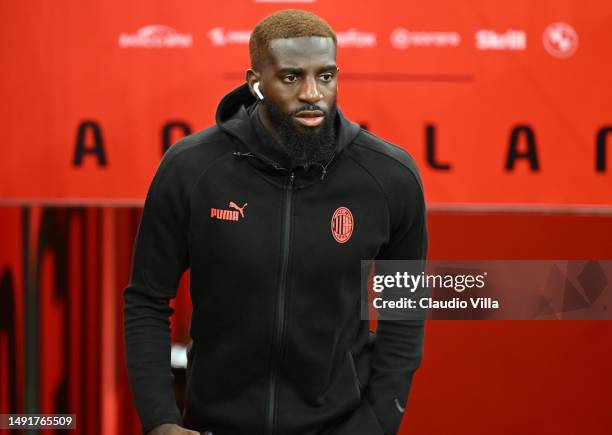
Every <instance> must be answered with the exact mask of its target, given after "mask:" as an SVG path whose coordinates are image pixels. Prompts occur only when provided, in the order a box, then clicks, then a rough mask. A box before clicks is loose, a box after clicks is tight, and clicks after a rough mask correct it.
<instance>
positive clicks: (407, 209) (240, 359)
mask: <svg viewBox="0 0 612 435" xmlns="http://www.w3.org/2000/svg"><path fill="white" fill-rule="evenodd" d="M254 102H255V99H254V98H253V97H252V96H251V94H250V92H249V91H248V87H247V85H246V84H244V85H242V86H240V87H238V88H236V89H235V90H233V91H232V92H231V93H229V94H228V95H226V96H225V97H224V98H223V99H222V101H221V103H220V104H219V107H218V109H217V115H216V120H217V122H216V125H214V126H212V127H210V128H208V129H206V130H203V131H200V132H197V133H195V134H193V135H190V136H187V137H185V138H183V139H181V140H180V141H179V142H177V143H176V144H175V145H173V146H172V147H170V149H169V150H168V151H167V152H166V153H165V154H164V156H163V158H162V161H161V162H160V164H159V167H158V168H157V171H156V173H155V176H154V178H153V180H152V182H151V185H150V188H149V190H148V192H147V196H146V200H145V205H144V210H143V215H142V219H141V222H140V226H139V229H138V234H137V238H136V242H135V246H134V253H133V263H132V272H131V277H130V282H129V283H128V285H127V286H126V288H125V291H124V299H125V307H124V315H125V343H126V353H127V362H128V373H129V379H130V383H131V387H132V391H133V393H134V399H135V404H136V407H137V410H138V413H139V415H140V418H141V420H142V429H143V432H145V433H146V432H148V431H149V430H151V429H152V428H154V427H156V426H157V425H159V424H162V423H165V422H175V423H177V424H183V425H184V426H186V427H188V428H190V429H193V430H197V431H200V432H202V433H203V432H205V431H210V432H212V433H213V434H214V435H238V434H240V435H242V434H275V435H349V434H351V435H381V434H395V433H396V432H397V430H398V428H399V425H400V422H401V418H402V415H403V413H402V412H401V410H400V407H405V406H406V401H407V397H408V392H409V389H410V385H411V380H412V376H413V374H414V372H415V370H416V369H417V368H418V366H419V364H420V361H421V357H422V341H423V326H424V325H423V322H422V321H381V322H379V324H378V327H377V332H376V335H375V339H372V337H374V335H372V334H371V333H370V331H369V322H368V321H367V320H361V319H360V278H361V276H360V274H361V270H360V260H366V259H422V258H425V257H426V254H427V228H426V221H425V203H424V197H423V190H422V186H421V181H420V178H419V175H418V171H417V169H416V166H415V163H414V161H413V160H412V158H411V157H410V156H409V155H408V153H407V152H405V151H404V150H402V149H400V148H398V147H396V146H394V145H392V144H389V143H387V142H385V141H383V140H381V139H380V138H378V137H376V136H374V135H373V134H371V133H369V132H367V131H364V130H362V129H360V128H359V126H358V125H357V124H355V123H352V122H351V121H349V120H348V119H346V118H345V117H344V115H343V114H342V112H341V111H340V110H338V115H337V118H336V151H335V154H334V156H333V157H332V158H331V159H330V160H329V161H328V162H325V163H321V164H320V165H313V166H311V167H310V168H308V169H304V168H295V169H293V170H291V169H287V168H283V167H280V165H279V163H278V162H277V161H275V160H274V157H275V155H274V153H273V152H271V151H270V148H269V147H268V146H266V144H265V141H262V140H260V138H259V136H258V134H257V133H256V131H254V130H255V129H254V128H253V124H252V122H251V120H250V116H249V113H248V111H247V109H248V108H249V107H251V106H252V105H253V103H254ZM232 204H233V206H232ZM340 207H346V208H347V209H349V210H350V212H351V214H352V216H353V220H354V225H353V231H352V234H351V236H350V238H349V239H348V240H346V241H344V243H339V242H338V241H336V239H335V238H334V235H333V234H332V224H331V221H332V216H333V215H334V213H335V211H336V210H338V209H339V208H340ZM238 209H240V210H238ZM189 268H190V271H191V272H190V273H191V275H190V295H191V299H192V305H193V315H192V319H191V327H190V335H191V338H192V347H191V348H190V352H189V368H188V372H187V390H186V393H185V394H186V396H185V401H186V402H185V403H186V408H185V412H184V414H183V415H180V413H179V411H178V408H177V406H176V402H175V398H174V393H173V379H172V375H171V369H170V356H169V355H170V330H169V316H170V315H171V314H172V312H173V311H172V309H171V308H170V307H169V305H168V303H169V301H170V300H171V299H172V298H174V297H175V296H176V291H177V284H178V282H179V279H180V278H181V275H182V274H183V273H184V272H185V271H186V270H187V269H189ZM398 404H399V405H400V407H398V406H397V405H398Z"/></svg>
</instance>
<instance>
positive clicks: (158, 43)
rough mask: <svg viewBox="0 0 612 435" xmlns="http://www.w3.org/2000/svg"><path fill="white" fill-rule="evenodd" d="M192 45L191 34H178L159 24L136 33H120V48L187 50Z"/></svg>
mask: <svg viewBox="0 0 612 435" xmlns="http://www.w3.org/2000/svg"><path fill="white" fill-rule="evenodd" d="M192 44H193V36H192V35H191V33H179V32H177V31H176V30H175V29H173V28H172V27H168V26H164V25H161V24H153V25H151V26H145V27H143V28H141V29H140V30H138V31H137V32H136V33H121V34H120V35H119V47H121V48H189V47H191V45H192Z"/></svg>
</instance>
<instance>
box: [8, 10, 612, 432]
mask: <svg viewBox="0 0 612 435" xmlns="http://www.w3.org/2000/svg"><path fill="white" fill-rule="evenodd" d="M285 7H301V8H305V9H309V10H312V11H314V12H315V13H318V14H320V15H321V16H323V17H324V18H326V19H327V20H328V21H329V23H330V24H331V25H332V26H333V27H334V28H335V29H336V31H337V32H338V34H339V37H340V41H341V44H340V49H339V55H338V64H339V66H340V68H341V73H340V95H339V103H340V105H341V107H342V109H343V111H344V112H345V113H346V114H347V115H348V116H349V117H350V118H351V119H353V120H355V121H357V122H360V123H362V124H363V125H364V126H366V127H367V128H368V129H370V130H372V131H373V132H374V133H376V134H378V135H380V136H382V137H383V138H385V139H388V140H390V141H393V142H395V143H397V144H399V145H400V146H403V147H405V148H406V149H407V150H408V151H409V152H410V153H411V154H412V155H413V156H414V157H415V159H416V161H417V163H418V165H419V167H420V169H421V172H422V175H423V179H424V184H425V189H426V196H427V201H428V204H429V208H430V210H431V212H430V213H429V216H428V219H429V230H430V241H431V247H430V252H431V255H430V258H438V259H443V258H444V259H448V258H491V259H500V258H522V259H527V258H538V259H546V258H549V259H559V258H575V259H587V258H599V259H612V256H611V254H612V251H611V250H610V247H611V246H612V189H611V188H610V187H611V186H612V178H611V177H612V175H611V170H612V169H611V168H612V161H611V159H612V155H611V153H612V129H611V128H612V103H611V102H612V88H610V86H609V85H608V81H609V77H610V76H612V74H611V73H612V59H611V58H610V56H609V55H608V53H609V41H610V28H612V6H610V5H609V2H607V1H606V0H590V1H588V2H584V1H577V0H542V1H538V2H533V1H528V0H518V1H506V2H502V1H486V0H473V1H465V2H456V1H452V0H432V1H429V2H422V1H416V0H410V1H399V0H397V1H385V2H379V3H374V2H365V1H363V2H349V1H346V0H340V1H334V2H332V1H330V0H316V1H312V2H308V3H305V4H300V5H295V4H290V3H287V4H270V3H266V2H257V1H251V0H234V1H229V2H224V3H223V7H221V6H215V5H213V4H212V3H210V2H208V3H207V2H199V1H194V0H185V1H182V2H178V3H177V2H174V3H172V2H165V1H143V0H140V1H133V2H129V3H121V2H118V1H110V2H109V1H106V2H102V1H99V0H92V1H89V2H78V1H75V0H72V1H64V2H48V1H43V0H33V1H29V2H0V17H2V26H1V27H0V36H1V38H0V41H2V42H1V43H0V54H1V55H2V58H3V59H5V62H6V65H5V67H4V68H3V69H2V72H1V73H0V74H2V78H1V79H0V91H1V94H2V103H1V104H0V117H1V118H0V119H1V122H2V127H3V129H2V132H3V135H4V138H5V139H4V147H3V153H2V159H0V204H3V205H7V206H11V207H3V208H0V241H1V247H2V249H0V271H1V273H2V275H1V277H2V286H1V287H0V290H1V295H0V299H1V306H0V321H1V322H0V412H17V411H24V410H32V409H40V410H41V411H44V412H75V413H78V419H79V424H78V428H79V429H78V430H77V432H78V433H87V434H96V433H100V434H104V435H106V434H109V435H110V434H115V433H137V429H138V426H139V425H138V421H137V419H136V415H135V411H134V408H133V404H132V399H131V394H130V391H129V387H128V385H127V375H126V372H125V361H124V357H123V341H122V340H123V338H122V331H121V325H122V322H123V320H122V310H121V308H122V307H121V297H122V294H121V291H122V290H123V287H124V286H125V284H126V283H127V280H128V277H129V266H130V264H129V263H130V259H131V252H132V251H131V250H132V242H133V240H134V235H135V231H136V227H137V224H138V219H139V216H140V215H139V213H140V211H139V209H138V208H97V207H94V206H98V205H106V206H111V205H118V204H123V205H131V206H139V205H141V204H142V201H143V198H144V194H145V192H146V189H147V187H148V185H149V182H150V180H151V178H152V176H153V173H154V171H155V168H156V166H157V164H158V162H159V159H160V157H161V154H162V152H163V149H164V147H165V146H169V145H170V144H171V143H173V142H174V141H175V140H176V139H177V138H178V137H180V136H182V135H183V134H186V133H187V132H189V131H196V130H199V129H201V128H205V127H207V126H209V125H210V124H211V123H212V122H213V114H214V111H215V107H216V104H217V103H218V101H219V99H220V98H221V97H222V96H223V95H224V94H225V93H226V92H228V91H229V90H231V89H232V88H233V87H235V86H237V85H238V84H240V83H241V82H242V81H243V76H244V70H245V69H246V68H247V66H248V54H247V46H246V41H247V39H248V31H249V30H250V29H251V28H252V27H253V25H254V24H255V23H256V22H257V21H258V20H259V19H261V18H263V17H264V16H265V15H267V14H268V13H271V12H273V11H275V10H277V9H280V8H285ZM559 23H562V24H559ZM153 25H161V26H167V27H151V26H153ZM551 25H552V27H551ZM513 150H514V154H517V158H516V159H515V160H513V164H509V162H508V160H509V159H508V157H509V155H512V152H513ZM606 153H607V156H606ZM521 156H522V157H521ZM606 158H607V160H606ZM510 160H512V159H510ZM510 163H512V161H511V162H510ZM16 204H20V205H22V208H18V207H14V205H16ZM41 204H43V205H44V206H41ZM45 204H46V205H45ZM49 204H55V205H68V204H72V205H77V206H76V207H58V208H53V207H49V206H48V205H49ZM82 205H90V206H92V207H89V208H83V207H81V206H82ZM500 207H501V209H503V210H506V212H504V213H498V212H491V210H499V209H500ZM557 208H559V209H563V211H564V213H566V214H544V213H543V212H544V211H550V210H555V209H557ZM453 209H456V210H463V211H457V212H453V211H452V210H453ZM517 209H529V210H531V213H521V214H517V213H512V212H511V211H512V210H517ZM465 210H472V212H469V211H468V212H466V211H465ZM474 210H480V211H481V212H479V213H476V212H474ZM538 210H539V212H540V214H537V213H535V211H538ZM579 213H599V215H598V216H596V215H589V214H584V215H581V214H579ZM187 280H188V276H186V277H185V280H184V281H183V283H182V286H181V289H180V291H179V297H178V299H177V300H176V301H175V306H176V308H177V313H178V316H175V318H174V320H173V337H174V339H175V340H176V341H182V342H184V341H185V340H186V339H187V328H188V320H189V319H188V315H189V301H188V292H187V291H186V286H187V284H188V282H187ZM32 298H34V302H35V304H34V305H32V304H31V302H32ZM32 306H38V307H40V308H39V311H34V312H32V311H31V307H32ZM32 321H33V322H34V323H31V322H32ZM29 322H30V323H29ZM26 335H27V336H28V337H34V340H30V341H27V340H26V339H25V337H26ZM28 346H34V347H33V350H32V349H30V347H28ZM28 349H30V350H28ZM425 350H426V351H425V357H424V361H423V366H422V368H421V370H420V371H419V372H418V374H417V376H416V378H415V384H414V389H413V392H412V395H411V399H410V405H409V407H408V412H407V415H406V418H405V420H404V424H403V426H402V431H401V433H402V434H404V435H407V434H448V433H453V434H505V433H526V434H549V433H550V434H553V433H554V434H559V433H567V434H573V433H589V434H597V435H598V434H601V435H604V434H609V433H612V416H611V414H610V413H609V392H610V391H611V390H612V375H611V374H610V370H609V361H610V360H611V359H612V324H610V322H586V321H585V322H569V321H563V322H553V321H549V322H547V321H542V322H429V324H428V326H427V341H426V349H425ZM31 352H34V353H31ZM28 364H30V365H28ZM31 364H33V365H31ZM26 372H27V373H29V375H28V377H26ZM28 388H29V389H28Z"/></svg>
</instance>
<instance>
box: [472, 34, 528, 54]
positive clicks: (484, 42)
mask: <svg viewBox="0 0 612 435" xmlns="http://www.w3.org/2000/svg"><path fill="white" fill-rule="evenodd" d="M476 48H477V49H478V50H500V51H501V50H510V51H512V50H514V51H522V50H526V49H527V34H526V33H525V32H524V31H522V30H513V29H509V30H507V31H506V32H505V33H497V32H496V31H494V30H487V29H483V30H479V31H478V32H476Z"/></svg>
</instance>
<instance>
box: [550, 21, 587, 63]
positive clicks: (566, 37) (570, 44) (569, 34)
mask: <svg viewBox="0 0 612 435" xmlns="http://www.w3.org/2000/svg"><path fill="white" fill-rule="evenodd" d="M542 42H543V44H544V48H545V49H546V51H547V52H548V54H550V55H551V56H553V57H558V58H561V59H563V58H567V57H570V56H571V55H573V54H574V53H575V52H576V50H577V49H578V33H576V30H574V28H573V27H572V26H570V25H569V24H567V23H553V24H551V25H550V26H548V27H547V28H546V30H544V34H543V35H542Z"/></svg>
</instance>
